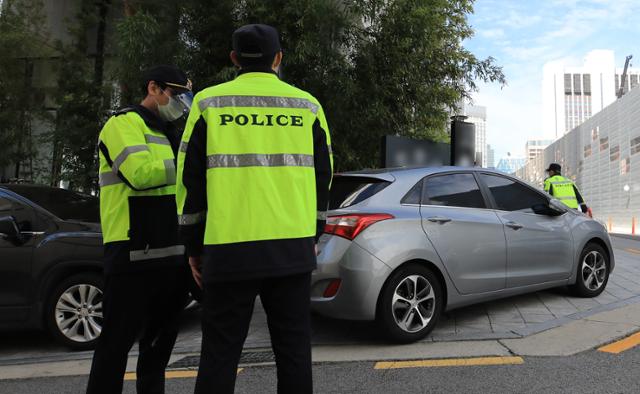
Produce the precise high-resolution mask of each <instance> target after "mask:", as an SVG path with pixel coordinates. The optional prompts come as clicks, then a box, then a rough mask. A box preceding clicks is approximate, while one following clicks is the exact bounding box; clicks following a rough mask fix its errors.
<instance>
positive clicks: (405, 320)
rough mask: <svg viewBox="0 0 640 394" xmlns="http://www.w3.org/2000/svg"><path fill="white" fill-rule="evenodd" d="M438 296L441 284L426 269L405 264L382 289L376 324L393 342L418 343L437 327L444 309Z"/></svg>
mask: <svg viewBox="0 0 640 394" xmlns="http://www.w3.org/2000/svg"><path fill="white" fill-rule="evenodd" d="M442 294H443V289H442V284H441V283H440V281H439V279H438V276H437V275H436V274H435V273H434V272H433V271H432V270H431V269H430V268H428V267H425V266H424V265H422V264H418V263H413V262H411V263H406V264H404V265H402V266H401V267H398V268H397V269H396V270H395V271H394V272H393V273H391V275H390V276H389V278H387V281H386V282H385V285H384V286H383V287H382V290H381V291H380V296H379V298H378V307H377V312H376V320H377V321H378V324H379V326H380V328H381V329H382V330H383V331H384V333H385V334H386V335H387V337H388V338H389V339H391V340H393V341H394V342H397V343H409V342H415V341H419V340H421V339H422V338H424V337H426V336H427V335H429V333H430V332H431V331H432V330H433V328H434V327H435V326H436V324H438V319H439V318H440V315H441V314H442V310H443V308H444V304H443V299H444V297H443V295H442Z"/></svg>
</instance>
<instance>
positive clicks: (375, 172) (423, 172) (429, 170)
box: [336, 166, 509, 179]
mask: <svg viewBox="0 0 640 394" xmlns="http://www.w3.org/2000/svg"><path fill="white" fill-rule="evenodd" d="M452 171H474V172H487V173H494V174H498V175H507V176H509V174H505V173H504V172H501V171H498V170H493V169H489V168H482V167H461V166H439V167H423V166H415V167H395V168H379V169H365V170H360V171H348V172H342V173H339V174H336V175H337V176H369V177H373V178H380V179H386V177H388V176H392V177H393V178H394V179H396V178H404V177H415V176H427V175H433V174H439V173H444V172H452Z"/></svg>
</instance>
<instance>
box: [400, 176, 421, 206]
mask: <svg viewBox="0 0 640 394" xmlns="http://www.w3.org/2000/svg"><path fill="white" fill-rule="evenodd" d="M423 182H424V181H423V180H422V179H421V180H420V182H418V183H416V184H415V185H414V186H413V187H412V188H411V190H409V192H408V193H407V194H406V195H405V196H404V197H403V198H402V201H400V202H401V203H402V204H420V199H421V198H422V183H423Z"/></svg>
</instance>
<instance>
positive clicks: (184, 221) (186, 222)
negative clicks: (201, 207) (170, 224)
mask: <svg viewBox="0 0 640 394" xmlns="http://www.w3.org/2000/svg"><path fill="white" fill-rule="evenodd" d="M206 218H207V211H201V212H196V213H185V214H182V215H178V224H179V225H181V226H190V225H193V224H198V223H200V222H204V220H205V219H206Z"/></svg>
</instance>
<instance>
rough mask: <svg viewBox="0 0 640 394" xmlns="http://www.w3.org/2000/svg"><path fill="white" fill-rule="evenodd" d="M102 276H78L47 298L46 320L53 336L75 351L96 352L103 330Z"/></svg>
mask: <svg viewBox="0 0 640 394" xmlns="http://www.w3.org/2000/svg"><path fill="white" fill-rule="evenodd" d="M102 289H103V280H102V276H101V275H99V274H93V273H84V274H79V275H74V276H72V277H70V278H68V279H66V280H64V281H63V282H62V283H60V285H58V286H57V287H56V288H55V289H54V290H53V291H52V292H51V293H50V294H49V297H48V298H47V302H46V310H45V319H46V322H47V326H48V328H49V331H50V332H51V334H52V335H53V337H54V338H55V339H56V340H57V341H59V342H61V343H62V344H64V345H66V346H68V347H70V348H72V349H75V350H88V349H93V347H94V346H95V343H96V341H97V339H98V337H99V336H100V332H101V331H102Z"/></svg>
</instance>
